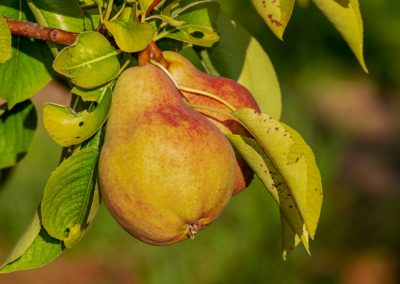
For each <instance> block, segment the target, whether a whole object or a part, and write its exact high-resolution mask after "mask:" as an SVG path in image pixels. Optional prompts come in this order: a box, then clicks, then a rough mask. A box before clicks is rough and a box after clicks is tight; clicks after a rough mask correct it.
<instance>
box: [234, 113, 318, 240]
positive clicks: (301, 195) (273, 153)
mask: <svg viewBox="0 0 400 284" xmlns="http://www.w3.org/2000/svg"><path fill="white" fill-rule="evenodd" d="M233 114H234V116H235V117H236V118H237V119H238V120H239V121H241V123H242V124H243V125H244V126H245V127H246V128H247V129H248V130H249V131H250V133H251V134H252V135H253V137H254V138H255V140H256V141H257V143H258V144H259V145H260V147H261V149H262V150H263V153H265V154H266V156H267V157H268V159H269V160H270V161H271V163H272V165H273V167H275V168H276V170H277V172H278V173H279V174H280V175H281V176H282V177H283V179H284V180H283V181H282V182H278V183H283V185H284V186H287V187H288V189H289V190H290V194H291V195H292V197H293V200H294V201H295V203H296V204H295V205H296V206H297V208H298V209H299V212H300V214H301V217H302V218H303V220H304V223H305V225H306V229H307V231H308V232H309V234H310V237H311V238H313V237H314V235H315V231H316V227H317V223H318V220H319V215H320V210H321V204H322V183H321V177H320V174H319V171H318V168H317V165H316V163H315V158H314V154H313V153H312V150H311V149H310V147H309V146H308V145H307V144H306V143H305V142H304V140H303V139H302V138H301V136H300V135H299V134H298V133H297V132H296V131H294V130H293V129H291V128H289V127H288V126H287V125H284V124H281V123H280V122H279V121H276V120H274V119H273V118H271V117H270V116H269V115H267V114H263V113H260V114H258V113H256V112H255V111H254V110H251V109H240V110H238V111H236V112H234V113H233ZM275 185H276V187H277V189H279V186H278V184H277V183H275ZM288 221H289V222H290V220H288ZM296 233H297V231H296Z"/></svg>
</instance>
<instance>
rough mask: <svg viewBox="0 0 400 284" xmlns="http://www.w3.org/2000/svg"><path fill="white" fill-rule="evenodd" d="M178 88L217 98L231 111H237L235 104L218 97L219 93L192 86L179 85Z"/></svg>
mask: <svg viewBox="0 0 400 284" xmlns="http://www.w3.org/2000/svg"><path fill="white" fill-rule="evenodd" d="M178 89H179V90H180V91H182V92H188V93H192V94H195V95H201V96H205V97H208V98H211V99H213V100H216V101H217V102H219V103H221V104H223V105H224V106H226V107H227V108H229V110H230V111H231V112H235V111H236V108H235V107H234V106H233V105H231V104H230V103H228V102H227V101H226V100H224V99H222V98H220V97H218V96H217V95H214V94H211V93H209V92H206V91H202V90H197V89H192V88H188V87H184V86H178Z"/></svg>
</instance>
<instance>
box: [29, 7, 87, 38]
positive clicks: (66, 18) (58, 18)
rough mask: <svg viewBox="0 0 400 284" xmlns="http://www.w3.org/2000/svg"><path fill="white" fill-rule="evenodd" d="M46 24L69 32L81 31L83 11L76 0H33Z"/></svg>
mask: <svg viewBox="0 0 400 284" xmlns="http://www.w3.org/2000/svg"><path fill="white" fill-rule="evenodd" d="M32 2H33V3H34V5H35V6H36V8H37V11H36V12H37V13H39V14H40V16H41V18H42V19H43V20H44V21H45V22H46V26H48V27H52V28H57V29H62V30H66V31H70V32H83V31H84V21H83V11H82V9H81V8H80V6H79V4H78V2H77V1H76V0H63V1H54V0H33V1H32Z"/></svg>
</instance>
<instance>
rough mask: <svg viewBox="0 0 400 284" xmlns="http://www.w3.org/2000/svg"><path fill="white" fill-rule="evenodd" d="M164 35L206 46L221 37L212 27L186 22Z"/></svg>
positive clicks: (209, 45)
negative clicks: (187, 23)
mask: <svg viewBox="0 0 400 284" xmlns="http://www.w3.org/2000/svg"><path fill="white" fill-rule="evenodd" d="M164 37H167V38H172V39H175V40H179V41H183V42H187V43H190V44H194V45H198V46H204V47H211V46H212V45H213V44H214V43H216V42H217V41H218V39H219V37H218V35H217V33H215V32H214V30H213V28H211V27H205V26H196V25H186V24H185V25H182V26H179V27H177V28H176V29H175V30H171V31H170V32H168V33H167V34H166V35H165V36H164Z"/></svg>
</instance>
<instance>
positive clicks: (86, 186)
mask: <svg viewBox="0 0 400 284" xmlns="http://www.w3.org/2000/svg"><path fill="white" fill-rule="evenodd" d="M100 136H101V131H100V132H99V133H98V134H97V135H96V137H94V138H93V140H95V141H99V137H100ZM99 149H100V148H99V145H98V144H93V145H89V146H88V147H87V148H84V149H81V150H79V151H77V152H75V153H74V154H73V155H72V156H71V157H68V158H67V159H65V160H64V161H63V162H62V163H61V164H60V165H59V166H58V168H57V169H56V170H55V171H54V172H53V173H52V174H51V176H50V178H49V180H48V182H47V184H46V187H45V190H44V194H43V199H42V202H41V216H42V223H43V226H44V227H45V228H46V231H47V232H48V233H49V234H50V235H51V236H52V237H54V238H56V239H59V240H62V241H63V242H64V244H65V246H66V247H72V246H74V245H75V244H76V243H77V242H78V241H79V240H80V239H81V237H82V233H83V230H84V229H85V228H86V227H87V226H88V225H89V223H90V222H91V218H93V216H91V215H92V214H93V213H92V214H91V211H93V210H92V209H93V204H95V203H96V204H97V205H96V207H97V208H98V201H99V199H98V191H97V189H95V186H96V180H97V160H98V156H99V151H100V150H99ZM95 211H97V209H96V210H95Z"/></svg>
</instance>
